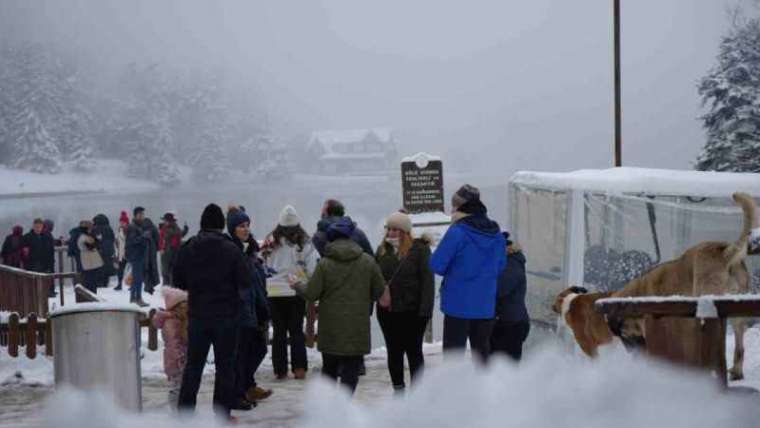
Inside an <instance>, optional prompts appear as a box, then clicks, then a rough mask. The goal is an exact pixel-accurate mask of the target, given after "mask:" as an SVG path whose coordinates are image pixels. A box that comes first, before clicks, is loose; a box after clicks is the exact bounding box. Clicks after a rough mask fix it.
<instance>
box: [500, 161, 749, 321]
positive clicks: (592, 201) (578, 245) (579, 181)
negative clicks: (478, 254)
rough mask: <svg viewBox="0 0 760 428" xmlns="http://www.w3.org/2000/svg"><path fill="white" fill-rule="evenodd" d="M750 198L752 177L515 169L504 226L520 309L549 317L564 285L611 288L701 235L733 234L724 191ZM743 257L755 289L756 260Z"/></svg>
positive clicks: (735, 227) (733, 211) (737, 216)
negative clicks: (520, 257) (522, 280)
mask: <svg viewBox="0 0 760 428" xmlns="http://www.w3.org/2000/svg"><path fill="white" fill-rule="evenodd" d="M737 191H743V192H747V193H749V194H751V195H753V196H754V197H755V198H756V200H757V198H758V196H760V174H750V173H723V172H698V171H675V170H656V169H643V168H614V169H606V170H579V171H574V172H568V173H547V172H529V171H523V172H518V173H516V174H515V175H514V176H512V178H511V179H510V182H509V205H510V225H511V228H510V231H511V232H512V235H513V237H514V240H515V242H518V243H519V244H520V245H521V246H522V248H523V251H524V252H525V255H526V257H527V259H528V266H527V271H528V296H527V301H528V310H529V311H530V314H531V318H532V319H533V320H534V321H536V322H539V323H540V322H546V323H553V321H554V320H556V315H555V314H554V313H553V312H552V310H551V305H552V303H553V301H554V298H555V296H556V295H557V293H559V292H560V291H561V290H562V289H564V288H565V287H567V286H569V285H584V286H586V287H587V288H589V289H592V290H616V289H619V288H621V287H622V286H623V285H624V284H625V283H627V282H628V281H629V280H630V279H632V278H635V277H637V276H639V275H640V274H642V273H643V272H645V271H646V270H648V269H650V268H651V267H652V266H654V265H656V264H658V263H660V262H663V261H667V260H670V259H673V258H676V257H678V256H680V255H681V253H682V252H683V251H684V250H685V249H687V248H689V247H690V246H692V245H694V244H696V243H698V242H700V241H705V240H730V241H733V240H736V239H737V238H738V236H739V231H740V230H741V211H740V209H739V208H738V207H737V206H736V205H735V204H734V202H733V200H732V199H731V195H732V194H733V193H734V192H737ZM756 259H757V257H752V258H750V260H749V268H750V270H752V271H753V272H754V275H753V277H754V278H753V282H754V285H755V286H757V285H758V284H757V282H758V276H760V261H758V260H756Z"/></svg>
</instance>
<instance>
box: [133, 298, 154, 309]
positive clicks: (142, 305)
mask: <svg viewBox="0 0 760 428" xmlns="http://www.w3.org/2000/svg"><path fill="white" fill-rule="evenodd" d="M132 303H136V304H137V306H139V307H141V308H145V307H148V306H150V305H149V304H148V303H145V302H144V301H143V299H137V300H135V301H134V302H132Z"/></svg>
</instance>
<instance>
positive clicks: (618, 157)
mask: <svg viewBox="0 0 760 428" xmlns="http://www.w3.org/2000/svg"><path fill="white" fill-rule="evenodd" d="M612 3H613V15H614V16H613V32H614V37H615V42H614V45H615V46H614V50H615V54H614V56H615V166H616V167H619V166H622V165H623V136H622V113H621V108H620V104H621V98H620V0H612Z"/></svg>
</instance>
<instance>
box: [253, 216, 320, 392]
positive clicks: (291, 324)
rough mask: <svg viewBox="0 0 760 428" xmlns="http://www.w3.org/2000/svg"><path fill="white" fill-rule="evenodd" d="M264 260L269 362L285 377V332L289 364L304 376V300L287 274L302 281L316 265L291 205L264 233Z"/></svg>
mask: <svg viewBox="0 0 760 428" xmlns="http://www.w3.org/2000/svg"><path fill="white" fill-rule="evenodd" d="M263 254H264V263H265V265H266V268H267V271H268V273H269V275H270V277H269V278H268V279H267V287H268V288H270V289H272V290H273V291H272V292H271V293H270V295H269V306H270V310H271V313H272V326H273V329H274V336H273V338H272V366H273V368H274V373H275V375H276V376H277V378H278V379H280V380H283V379H287V377H288V352H287V346H288V336H290V365H291V369H292V371H293V375H294V377H295V378H296V379H305V378H306V371H307V370H308V361H307V359H306V341H305V336H304V331H303V328H304V318H305V314H306V302H305V301H304V299H303V298H301V297H300V296H297V295H295V293H294V292H293V291H291V290H290V287H289V284H288V276H289V275H295V276H297V277H300V278H301V279H302V280H303V281H304V282H305V281H306V280H308V278H309V277H310V276H311V274H312V273H313V272H314V269H315V267H316V265H317V251H316V249H315V248H314V246H313V245H312V244H311V239H310V238H309V235H308V234H307V233H306V231H304V230H303V228H302V227H301V220H300V218H299V217H298V213H297V212H296V210H295V208H293V207H292V206H290V205H288V206H286V207H285V208H283V210H282V212H281V213H280V217H279V219H278V222H277V227H276V228H275V229H274V231H272V233H271V234H270V235H269V237H267V239H266V242H265V245H264V249H263Z"/></svg>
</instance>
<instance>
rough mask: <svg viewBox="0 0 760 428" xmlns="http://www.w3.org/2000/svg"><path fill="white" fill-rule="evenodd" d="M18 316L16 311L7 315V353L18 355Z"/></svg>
mask: <svg viewBox="0 0 760 428" xmlns="http://www.w3.org/2000/svg"><path fill="white" fill-rule="evenodd" d="M19 333H20V332H19V316H18V314H17V313H16V312H14V313H12V314H11V316H10V317H8V355H10V356H11V357H13V358H16V357H18V344H19Z"/></svg>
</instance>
